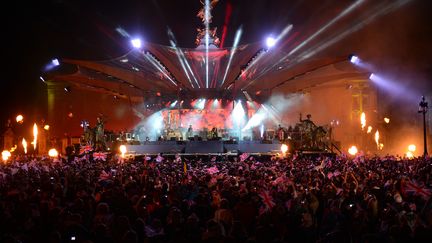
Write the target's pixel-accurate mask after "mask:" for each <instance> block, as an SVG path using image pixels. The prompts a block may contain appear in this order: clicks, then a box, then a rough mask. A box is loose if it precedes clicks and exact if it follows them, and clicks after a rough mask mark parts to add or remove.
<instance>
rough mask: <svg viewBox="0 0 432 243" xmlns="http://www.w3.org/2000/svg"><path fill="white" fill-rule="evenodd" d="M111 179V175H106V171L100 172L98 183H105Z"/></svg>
mask: <svg viewBox="0 0 432 243" xmlns="http://www.w3.org/2000/svg"><path fill="white" fill-rule="evenodd" d="M109 179H111V175H110V174H109V173H107V172H106V171H104V170H102V171H101V173H100V175H99V181H106V180H109Z"/></svg>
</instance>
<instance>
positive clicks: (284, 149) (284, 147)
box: [281, 144, 288, 154]
mask: <svg viewBox="0 0 432 243" xmlns="http://www.w3.org/2000/svg"><path fill="white" fill-rule="evenodd" d="M281 151H282V153H283V154H285V153H286V152H287V151H288V145H286V144H282V145H281Z"/></svg>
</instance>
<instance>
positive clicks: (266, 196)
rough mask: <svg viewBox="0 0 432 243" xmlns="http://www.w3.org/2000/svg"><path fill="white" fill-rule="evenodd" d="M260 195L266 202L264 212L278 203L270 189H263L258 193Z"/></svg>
mask: <svg viewBox="0 0 432 243" xmlns="http://www.w3.org/2000/svg"><path fill="white" fill-rule="evenodd" d="M258 196H259V197H260V198H261V200H262V201H263V203H264V209H263V212H265V211H270V210H271V209H272V208H273V207H274V206H275V205H276V203H275V202H274V201H273V198H272V196H271V195H270V193H269V192H268V191H261V192H260V193H259V194H258Z"/></svg>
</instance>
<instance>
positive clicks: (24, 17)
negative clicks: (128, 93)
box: [0, 0, 432, 124]
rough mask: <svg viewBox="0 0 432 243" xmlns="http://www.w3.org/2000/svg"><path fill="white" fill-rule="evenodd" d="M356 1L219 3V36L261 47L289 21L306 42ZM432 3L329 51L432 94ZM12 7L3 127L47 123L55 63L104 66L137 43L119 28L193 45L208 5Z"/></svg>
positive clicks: (6, 28)
mask: <svg viewBox="0 0 432 243" xmlns="http://www.w3.org/2000/svg"><path fill="white" fill-rule="evenodd" d="M324 2H325V4H324ZM353 2H354V1H353V0H338V1H316V0H311V1H300V0H299V1H287V0H274V1H258V0H252V1H251V0H247V1H246V0H244V1H240V0H220V2H219V3H218V4H217V5H216V7H215V9H214V10H213V12H212V13H213V17H214V18H213V23H212V26H218V35H219V37H222V34H221V32H222V30H223V26H224V23H226V27H227V31H226V36H225V42H224V46H231V45H232V43H233V39H234V35H235V31H236V30H237V29H238V27H239V26H243V33H244V34H243V36H242V39H241V41H240V43H241V44H245V43H252V42H257V41H262V40H263V39H264V37H265V35H268V34H269V33H277V32H280V31H281V30H282V29H283V27H285V26H286V25H288V24H290V23H291V24H293V25H294V30H295V31H297V32H298V33H300V34H303V35H304V36H306V37H307V35H308V34H310V33H314V31H316V29H305V28H304V26H314V27H315V28H318V27H319V26H320V25H322V24H325V22H323V21H322V19H323V18H320V17H322V16H320V14H321V13H324V12H325V13H327V14H329V16H331V15H333V16H335V15H336V14H337V13H338V12H340V11H341V10H343V8H344V6H347V5H348V4H351V3H353ZM430 2H431V1H426V0H413V1H411V2H410V3H408V4H407V5H406V6H403V7H401V9H398V10H395V11H393V12H391V13H389V14H387V15H384V16H381V17H379V18H377V19H376V20H375V21H374V22H372V23H370V24H368V25H366V26H365V27H364V28H362V29H360V30H359V31H357V32H355V33H353V34H352V35H350V36H348V37H347V38H345V39H344V40H342V41H341V42H340V43H337V44H335V45H334V46H332V47H331V48H329V49H333V50H343V51H349V50H350V49H352V51H353V52H355V53H359V54H360V55H361V54H362V57H364V58H367V59H368V61H370V62H371V63H373V64H374V65H375V66H376V67H378V68H379V69H380V70H383V71H385V72H387V73H392V74H394V75H396V76H398V77H403V78H404V80H408V81H406V82H407V83H406V84H405V85H408V86H410V87H412V88H413V90H414V93H416V94H417V93H418V94H419V95H421V93H426V94H429V95H430V94H431V90H432V89H431V86H432V85H431V82H432V47H431V46H432V27H431V25H430V13H431V10H432V8H431V6H432V4H431V3H430ZM318 3H320V4H321V5H318ZM13 4H15V5H14V6H9V7H5V6H3V7H2V10H3V11H2V14H1V17H0V18H1V19H2V20H1V22H2V23H3V25H2V52H1V53H2V63H3V65H2V74H3V75H2V78H1V81H2V83H3V89H2V91H3V92H2V98H1V104H2V112H1V114H0V121H1V122H2V123H3V124H4V123H5V122H6V120H7V118H11V119H14V117H15V116H16V115H17V114H18V113H23V114H24V115H25V117H26V118H27V119H31V120H40V119H43V118H44V117H46V110H45V106H46V91H45V84H44V83H43V82H42V81H41V80H40V79H39V76H43V74H44V71H43V69H44V66H45V65H46V64H48V63H49V62H50V60H51V59H52V58H54V57H58V58H74V59H89V60H104V59H109V58H113V57H117V56H120V55H122V54H124V53H126V52H127V51H128V50H129V49H130V45H129V39H128V38H125V37H123V36H122V35H120V34H119V33H118V32H116V31H115V29H116V28H118V27H121V28H123V29H125V30H126V31H127V32H128V33H129V34H130V35H133V36H141V37H142V38H143V39H144V40H145V41H149V42H153V43H158V44H162V45H168V44H169V43H168V36H167V34H166V33H167V27H170V28H171V29H172V31H173V32H174V34H175V36H176V38H177V41H178V45H179V46H181V47H194V39H195V36H196V28H197V27H200V24H201V22H200V20H199V19H198V18H197V17H196V16H195V15H196V13H197V12H198V10H199V8H200V7H201V4H200V2H199V1H198V0H182V1H173V0H153V1H99V0H97V1H90V0H87V1H85V0H73V1H72V0H71V1H67V0H50V1H48V0H43V1H28V2H27V1H19V2H18V3H13ZM363 10H364V9H363ZM364 11H367V10H364ZM229 12H230V13H231V14H228V16H227V13H229ZM353 21H354V20H353ZM310 23H313V24H310ZM391 98H392V97H391V95H389V99H391ZM391 100H392V101H393V99H391ZM430 103H431V102H430ZM395 104H398V103H397V99H395V103H394V104H393V103H392V102H389V104H388V107H389V109H391V108H392V107H393V106H392V105H395ZM413 106H414V107H416V106H417V104H414V105H413Z"/></svg>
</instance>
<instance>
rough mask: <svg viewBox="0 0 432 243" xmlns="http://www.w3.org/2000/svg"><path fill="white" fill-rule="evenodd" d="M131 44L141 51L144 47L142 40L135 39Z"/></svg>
mask: <svg viewBox="0 0 432 243" xmlns="http://www.w3.org/2000/svg"><path fill="white" fill-rule="evenodd" d="M131 44H132V46H133V47H134V48H136V49H139V48H141V46H142V42H141V39H138V38H135V39H132V40H131Z"/></svg>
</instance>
